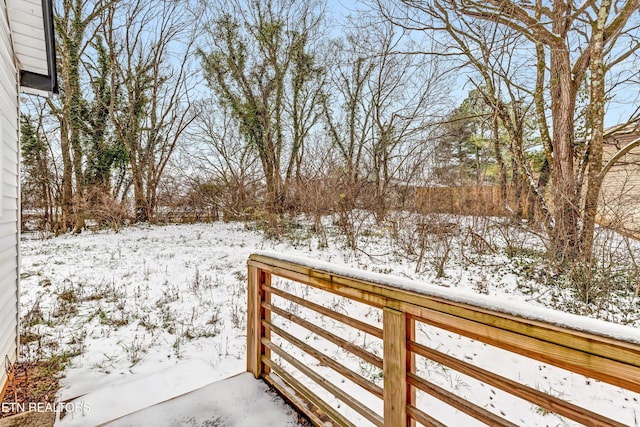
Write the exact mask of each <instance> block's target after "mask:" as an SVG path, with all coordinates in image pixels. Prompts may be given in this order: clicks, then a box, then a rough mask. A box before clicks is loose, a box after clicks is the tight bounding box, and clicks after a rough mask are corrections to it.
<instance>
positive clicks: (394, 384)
mask: <svg viewBox="0 0 640 427" xmlns="http://www.w3.org/2000/svg"><path fill="white" fill-rule="evenodd" d="M382 336H383V341H384V359H383V374H384V391H383V396H384V426H385V427H400V426H406V425H407V395H408V394H409V393H407V390H408V389H407V364H408V363H407V362H408V360H409V359H407V315H406V313H404V312H402V311H398V310H394V309H391V308H388V307H385V308H384V309H383V332H382Z"/></svg>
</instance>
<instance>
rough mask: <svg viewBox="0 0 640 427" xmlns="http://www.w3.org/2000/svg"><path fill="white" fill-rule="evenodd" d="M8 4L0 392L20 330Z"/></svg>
mask: <svg viewBox="0 0 640 427" xmlns="http://www.w3.org/2000/svg"><path fill="white" fill-rule="evenodd" d="M6 14H7V10H6V3H5V1H0V184H1V186H2V188H1V189H0V357H1V358H2V361H1V362H0V391H1V390H2V389H3V387H4V385H5V382H6V372H5V369H4V368H5V363H4V362H5V360H6V359H5V356H8V357H9V360H10V361H11V362H12V363H13V362H14V361H15V360H16V358H17V344H18V338H17V333H18V332H17V330H18V262H19V255H18V253H19V249H18V242H19V232H20V230H19V228H18V198H19V194H20V192H19V190H18V185H19V184H18V183H19V180H18V175H19V173H18V162H19V148H18V84H17V72H16V65H15V62H14V55H13V48H12V45H11V38H10V32H9V26H8V23H7V22H8V20H7V15H6Z"/></svg>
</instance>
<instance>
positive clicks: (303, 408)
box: [262, 375, 335, 427]
mask: <svg viewBox="0 0 640 427" xmlns="http://www.w3.org/2000/svg"><path fill="white" fill-rule="evenodd" d="M262 379H263V380H264V381H265V382H266V383H267V384H269V385H270V386H271V387H273V388H274V389H276V390H277V391H278V393H280V395H281V396H282V397H283V398H284V399H286V400H287V402H289V404H291V405H293V406H294V407H295V408H296V409H297V410H298V411H299V412H301V413H302V414H304V416H306V417H307V418H308V419H309V421H311V422H312V423H313V425H315V426H317V427H326V425H327V421H326V420H323V419H321V418H320V417H322V418H328V417H327V416H326V415H325V414H324V412H322V411H320V410H319V409H318V408H317V407H316V406H315V405H313V404H312V403H311V402H309V401H308V400H307V399H305V398H303V397H301V396H298V395H296V394H295V393H294V392H293V390H292V389H291V388H289V387H287V386H286V385H284V384H283V383H282V382H281V381H276V380H274V379H273V378H272V377H271V375H264V376H263V377H262ZM278 379H279V378H278ZM309 406H312V407H313V410H312V408H310V407H309ZM318 412H321V414H318ZM329 422H330V421H329ZM332 425H335V424H333V423H332Z"/></svg>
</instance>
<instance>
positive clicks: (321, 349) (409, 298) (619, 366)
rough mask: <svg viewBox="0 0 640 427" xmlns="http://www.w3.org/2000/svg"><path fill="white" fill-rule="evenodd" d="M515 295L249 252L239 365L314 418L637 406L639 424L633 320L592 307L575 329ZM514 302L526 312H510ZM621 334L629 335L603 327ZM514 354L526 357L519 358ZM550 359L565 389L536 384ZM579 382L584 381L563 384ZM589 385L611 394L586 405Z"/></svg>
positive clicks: (442, 417) (421, 421)
mask: <svg viewBox="0 0 640 427" xmlns="http://www.w3.org/2000/svg"><path fill="white" fill-rule="evenodd" d="M501 306H504V307H503V308H500V307H501ZM492 307H495V308H492ZM519 309H520V310H521V311H518V308H514V306H513V305H512V306H509V305H508V304H506V305H505V304H503V303H501V302H500V301H491V300H489V299H488V298H485V299H482V297H480V298H478V299H473V298H471V297H465V296H461V294H456V293H455V291H451V290H448V289H446V288H443V289H436V290H434V288H431V290H427V289H423V288H420V286H419V285H418V284H416V283H414V282H409V281H402V280H401V279H400V280H399V279H394V278H391V277H389V276H382V275H372V274H370V273H367V272H359V271H353V270H347V269H340V268H336V267H335V266H332V265H329V264H322V263H318V262H317V261H313V260H306V259H301V258H295V257H287V256H284V255H276V254H254V255H251V256H250V257H249V260H248V317H247V327H248V331H247V370H248V371H250V372H252V373H253V374H254V376H255V377H256V378H262V379H264V380H265V381H266V382H267V383H269V384H270V385H272V386H273V387H274V388H275V389H277V390H278V391H279V392H280V394H282V395H283V396H284V397H285V398H286V399H288V400H289V401H290V402H291V403H292V404H293V405H294V406H296V407H297V408H298V410H300V411H301V412H303V413H304V414H305V415H306V416H307V417H308V418H309V419H310V420H311V421H312V422H313V423H314V424H315V425H317V426H327V425H334V426H358V427H363V426H369V425H373V426H384V427H399V426H416V425H424V426H444V425H474V424H473V422H476V423H478V422H479V423H481V424H486V425H492V426H516V425H524V424H526V425H548V424H549V423H550V422H551V423H554V424H555V423H560V424H562V425H565V423H567V421H568V420H573V421H575V422H577V423H580V424H582V425H588V426H607V427H611V426H624V425H632V423H633V419H634V417H636V418H635V419H636V421H635V422H636V425H638V424H637V416H638V415H640V414H639V413H638V412H637V409H638V408H640V402H639V401H638V399H640V395H638V394H636V393H640V334H638V333H637V330H635V329H634V328H631V327H625V326H620V325H609V324H604V322H597V321H596V322H594V323H592V324H591V327H593V325H596V326H595V327H594V328H595V329H596V330H597V331H598V332H589V331H588V329H589V328H588V327H587V326H585V328H584V329H585V330H579V329H576V328H577V326H575V325H578V324H579V325H582V324H583V323H588V322H583V323H581V322H582V320H583V319H581V318H580V319H579V318H577V317H572V318H567V316H566V315H564V314H563V313H558V312H553V311H551V310H544V309H538V310H537V311H534V310H531V311H534V313H533V314H531V313H529V309H528V308H527V309H526V310H525V309H524V308H522V307H520V308H519ZM524 311H527V312H528V315H527V317H523V316H522V315H518V314H515V313H523V312H524ZM542 319H554V323H552V322H551V321H546V320H542ZM578 320H579V321H580V322H578ZM567 325H573V326H567ZM605 325H606V328H605ZM605 329H606V331H607V332H602V331H604V330H605ZM622 336H625V337H628V338H627V339H628V341H625V340H622V339H618V338H614V337H622ZM632 337H634V338H632ZM478 353H484V354H485V356H484V357H481V356H478ZM487 355H488V356H487ZM527 363H528V364H530V365H526V364H527ZM531 364H532V365H533V367H531ZM523 365H526V366H529V368H527V369H520V370H518V369H517V368H518V367H522V366H523ZM550 370H551V372H555V371H559V372H560V374H559V375H557V376H556V377H558V378H563V380H562V381H567V386H566V387H567V390H561V389H556V388H555V386H554V385H553V384H552V383H546V384H547V385H544V384H545V381H546V380H547V379H548V377H547V376H548V375H550V374H549V372H550ZM553 370H555V371H553ZM556 373H557V372H556ZM576 374H577V375H576ZM582 375H584V377H582ZM594 380H595V381H594ZM571 381H573V382H571ZM472 383H473V384H475V385H474V387H475V388H471V384H472ZM596 383H597V384H596ZM605 383H606V384H605ZM580 387H582V388H583V389H584V390H586V391H584V392H583V393H582V394H581V393H580V392H577V393H576V395H572V393H574V392H576V389H579V388H580ZM603 387H609V388H611V389H612V391H603ZM479 390H480V392H478V391H479ZM625 393H626V394H625ZM591 395H593V396H599V397H603V395H604V396H612V397H611V399H610V400H609V401H608V402H609V404H610V405H611V406H610V407H607V400H606V398H605V399H604V402H605V403H604V407H603V406H602V405H600V406H599V407H597V406H598V405H594V404H593V403H590V401H589V400H588V398H589V396H591ZM585 396H586V397H587V400H586V401H584V400H583V399H584V397H585ZM514 401H517V403H515V404H514V403H513V402H514ZM614 401H615V402H614ZM620 401H627V402H629V405H627V406H625V405H620ZM634 401H635V403H633V402H634ZM594 406H595V407H594ZM634 407H635V408H636V409H633V408H634ZM523 408H524V410H523ZM614 408H616V410H614ZM619 408H626V409H625V411H626V412H624V411H622V410H620V409H619ZM634 411H635V412H634ZM549 414H551V415H549ZM535 417H538V418H535ZM545 417H547V418H545ZM549 417H551V419H549ZM554 417H555V418H554ZM534 418H535V420H537V422H534V421H535V420H534ZM567 425H570V424H567Z"/></svg>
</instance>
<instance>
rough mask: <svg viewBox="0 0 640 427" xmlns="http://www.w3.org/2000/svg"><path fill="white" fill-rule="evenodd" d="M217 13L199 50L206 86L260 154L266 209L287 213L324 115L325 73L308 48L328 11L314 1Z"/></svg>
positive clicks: (239, 2) (238, 6) (226, 6)
mask: <svg viewBox="0 0 640 427" xmlns="http://www.w3.org/2000/svg"><path fill="white" fill-rule="evenodd" d="M212 9H213V16H212V18H211V22H210V24H209V25H210V27H209V30H210V37H209V41H210V43H209V47H207V48H206V49H203V50H201V51H200V57H201V59H202V63H203V68H204V72H205V76H206V78H207V82H208V84H209V86H210V87H211V88H212V89H213V91H214V93H215V94H216V96H217V99H218V101H219V103H220V105H221V106H223V107H224V108H227V109H228V110H229V111H230V112H231V114H232V116H233V117H234V119H235V120H237V123H238V125H239V127H240V130H241V132H242V134H243V136H244V138H245V140H246V143H247V144H248V146H250V147H252V149H253V150H255V152H256V153H257V155H258V158H259V160H260V163H261V165H262V170H263V173H264V178H265V182H266V191H267V198H266V202H267V207H268V209H269V210H270V211H271V212H273V213H276V214H279V213H282V212H283V209H284V204H285V201H286V196H287V186H288V185H289V183H290V181H291V178H292V177H293V176H294V174H295V172H296V171H297V170H298V166H299V165H300V163H301V156H302V154H303V150H304V141H305V139H306V137H307V135H308V133H309V131H310V129H311V128H312V127H313V126H314V125H315V124H316V123H317V121H318V117H319V115H318V112H317V111H318V110H317V108H318V105H319V101H320V99H321V97H320V94H321V92H320V90H319V87H320V86H319V83H318V80H319V78H320V77H321V75H322V70H321V69H319V68H318V67H317V65H316V63H315V59H314V56H313V55H312V54H311V52H310V50H309V46H310V44H311V43H313V41H314V39H315V37H316V34H317V32H318V31H319V29H320V25H321V22H322V11H321V10H320V8H319V7H318V6H317V5H316V4H315V2H314V1H312V0H305V1H293V0H278V1H256V2H251V3H250V4H248V3H247V2H245V1H243V0H235V1H230V2H219V3H218V4H217V5H215V7H213V8H212ZM288 123H290V125H288Z"/></svg>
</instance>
